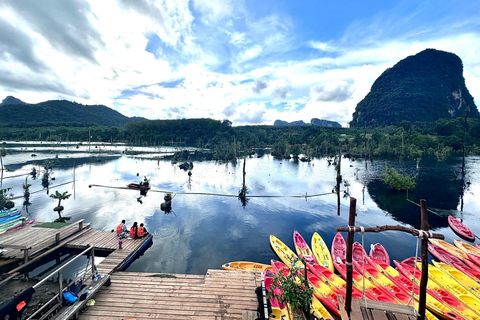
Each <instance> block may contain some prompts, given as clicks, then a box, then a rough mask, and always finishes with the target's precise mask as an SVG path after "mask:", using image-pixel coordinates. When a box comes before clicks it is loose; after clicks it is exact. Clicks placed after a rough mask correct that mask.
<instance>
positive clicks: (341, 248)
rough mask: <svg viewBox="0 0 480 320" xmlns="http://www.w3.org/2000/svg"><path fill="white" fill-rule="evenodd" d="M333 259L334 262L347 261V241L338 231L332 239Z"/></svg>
mask: <svg viewBox="0 0 480 320" xmlns="http://www.w3.org/2000/svg"><path fill="white" fill-rule="evenodd" d="M331 254H332V259H333V262H337V263H345V257H346V256H347V243H346V242H345V239H343V236H342V234H341V233H340V232H337V234H336V235H335V237H334V238H333V241H332V251H331Z"/></svg>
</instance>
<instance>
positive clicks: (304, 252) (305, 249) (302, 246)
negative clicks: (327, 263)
mask: <svg viewBox="0 0 480 320" xmlns="http://www.w3.org/2000/svg"><path fill="white" fill-rule="evenodd" d="M293 244H294V246H295V250H296V251H297V254H298V256H299V257H300V258H304V259H305V261H306V262H308V263H312V264H317V260H316V259H315V256H314V255H313V252H312V250H310V247H309V246H308V244H307V243H306V242H305V239H303V237H302V236H301V234H300V233H299V232H298V231H297V230H294V231H293Z"/></svg>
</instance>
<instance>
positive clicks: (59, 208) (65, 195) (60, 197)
mask: <svg viewBox="0 0 480 320" xmlns="http://www.w3.org/2000/svg"><path fill="white" fill-rule="evenodd" d="M70 196H71V194H68V191H65V192H64V193H60V192H58V191H55V193H54V194H51V195H50V198H53V199H58V205H57V206H56V207H55V208H53V211H56V212H57V213H58V220H59V221H63V220H64V219H62V211H63V206H60V202H62V200H67V199H68V198H70Z"/></svg>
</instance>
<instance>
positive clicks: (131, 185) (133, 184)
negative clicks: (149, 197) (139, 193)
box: [127, 183, 150, 190]
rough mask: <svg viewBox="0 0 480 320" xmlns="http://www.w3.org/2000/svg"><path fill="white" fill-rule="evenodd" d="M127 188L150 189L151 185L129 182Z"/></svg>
mask: <svg viewBox="0 0 480 320" xmlns="http://www.w3.org/2000/svg"><path fill="white" fill-rule="evenodd" d="M127 188H129V189H135V190H149V189H150V185H149V184H140V183H129V184H127Z"/></svg>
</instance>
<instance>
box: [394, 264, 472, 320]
mask: <svg viewBox="0 0 480 320" xmlns="http://www.w3.org/2000/svg"><path fill="white" fill-rule="evenodd" d="M393 263H394V264H395V266H397V268H398V270H399V271H400V272H401V273H403V274H404V275H405V276H407V277H412V276H413V267H411V266H408V265H406V264H404V263H401V262H398V261H396V260H394V261H393ZM416 278H417V279H416V280H415V282H416V284H417V285H418V283H419V281H420V278H421V271H419V272H417V273H416ZM428 279H429V281H428V283H427V288H428V289H429V290H431V291H432V292H433V293H434V296H435V297H437V298H438V299H441V300H443V301H444V302H445V303H446V304H448V305H449V306H450V307H451V308H452V309H453V310H455V313H456V314H458V315H459V316H461V317H463V318H464V319H474V320H479V319H480V315H479V314H478V313H477V312H475V311H474V310H472V309H470V308H469V307H468V303H467V305H465V304H464V303H463V302H462V301H469V300H470V299H469V297H464V296H460V297H459V296H456V295H453V294H452V293H451V292H450V291H448V290H447V289H445V288H444V287H443V286H442V285H440V284H438V283H437V282H436V281H435V280H434V279H433V278H432V277H431V276H430V275H429V277H428ZM460 299H461V300H460Z"/></svg>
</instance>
